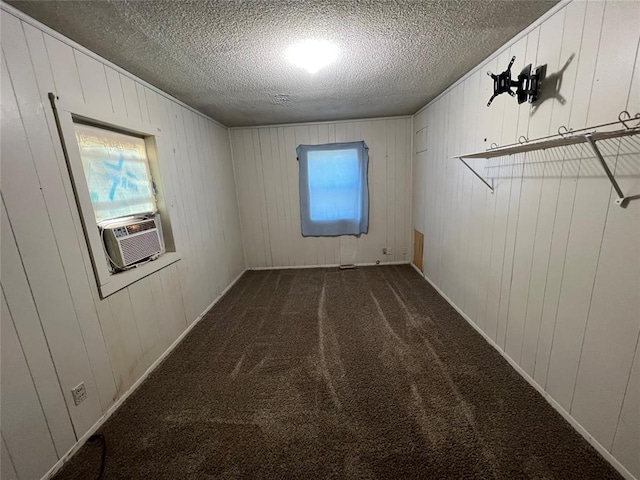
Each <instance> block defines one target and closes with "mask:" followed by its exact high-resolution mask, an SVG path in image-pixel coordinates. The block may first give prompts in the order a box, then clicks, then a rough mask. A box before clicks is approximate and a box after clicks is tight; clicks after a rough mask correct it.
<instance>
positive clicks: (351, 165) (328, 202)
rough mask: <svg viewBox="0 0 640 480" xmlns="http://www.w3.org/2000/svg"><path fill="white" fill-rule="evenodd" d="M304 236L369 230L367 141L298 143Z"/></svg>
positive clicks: (324, 235)
mask: <svg viewBox="0 0 640 480" xmlns="http://www.w3.org/2000/svg"><path fill="white" fill-rule="evenodd" d="M296 152H297V154H298V162H299V164H300V165H299V170H300V217H301V218H300V220H301V224H302V236H303V237H335V236H338V235H356V236H359V235H360V234H362V233H367V232H368V231H369V185H368V169H369V149H368V148H367V145H366V144H365V143H364V142H349V143H327V144H325V145H299V146H298V148H297V150H296Z"/></svg>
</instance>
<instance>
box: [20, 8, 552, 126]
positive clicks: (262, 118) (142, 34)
mask: <svg viewBox="0 0 640 480" xmlns="http://www.w3.org/2000/svg"><path fill="white" fill-rule="evenodd" d="M8 3H10V4H11V5H13V6H15V7H16V8H18V9H20V10H22V11H24V12H25V13H27V14H28V15H30V16H32V17H34V18H35V19H37V20H39V21H41V22H42V23H44V24H46V25H48V26H49V27H51V28H53V29H55V30H57V31H59V32H60V33H62V34H63V35H66V36H67V37H69V38H71V39H73V40H75V41H76V42H78V43H80V44H81V45H83V46H85V47H87V48H88V49H90V50H92V51H94V52H96V53H98V54H99V55H101V56H103V57H105V58H106V59H108V60H110V61H111V62H113V63H115V64H116V65H119V66H120V67H122V68H124V69H126V70H128V71H129V72H131V73H133V74H135V75H137V76H138V77H140V78H142V79H144V80H146V81H147V82H149V83H151V84H152V85H155V86H157V87H158V88H160V89H162V90H164V91H165V92H167V93H169V94H171V95H173V96H175V97H176V98H178V99H180V100H182V101H183V102H185V103H187V104H188V105H191V106H193V107H194V108H196V109H198V110H200V111H201V112H203V113H205V114H207V115H209V116H210V117H212V118H214V119H216V120H218V121H220V122H221V123H223V124H225V125H227V126H230V127H231V126H248V125H268V124H276V123H295V122H308V121H309V122H310V121H323V120H340V119H347V118H349V119H353V118H370V117H380V116H393V115H406V114H413V113H415V112H416V111H417V110H418V109H419V108H421V107H422V106H424V105H425V104H426V103H427V102H429V101H430V100H431V99H433V98H435V97H436V96H437V95H438V94H439V93H441V92H442V91H443V90H445V89H446V88H447V87H448V86H449V85H451V84H452V83H453V82H455V81H456V80H457V79H458V78H460V77H461V76H463V75H464V74H465V73H466V72H468V71H469V70H470V69H472V68H473V67H474V66H476V65H477V64H478V63H479V62H480V61H482V60H484V59H485V58H486V57H488V56H489V54H491V53H492V52H493V51H495V50H496V49H497V48H499V47H500V46H502V45H503V44H504V43H505V42H506V41H508V40H509V39H510V38H512V37H513V36H514V35H516V34H517V33H518V32H520V31H521V30H523V29H524V28H525V27H527V26H528V25H529V24H531V23H532V22H533V21H534V20H535V19H537V18H538V17H539V16H540V15H542V14H543V13H544V12H545V11H547V10H548V9H549V8H551V7H552V6H553V5H554V4H555V3H556V0H535V1H534V0H527V1H517V0H484V1H479V0H470V1H469V0H447V1H419V0H413V1H407V0H378V1H372V0H364V1H349V0H322V1H318V0H316V1H309V0H280V1H274V0H262V1H260V0H249V1H221V0H218V1H131V0H129V1H114V0H106V1H99V2H94V1H60V0H53V1H15V0H9V1H8ZM307 38H324V39H328V40H331V41H333V42H335V43H336V44H337V45H338V46H339V48H340V50H341V55H340V57H339V59H338V61H337V62H336V63H334V64H333V65H331V66H329V67H326V68H325V69H323V70H321V71H320V72H318V73H316V74H315V75H310V74H309V73H308V72H306V71H304V70H301V69H299V68H297V67H294V66H292V65H290V64H289V63H288V62H287V61H286V59H285V58H284V51H285V50H286V48H287V47H288V46H289V45H291V44H293V43H296V42H298V41H301V40H303V39H307ZM521 60H522V62H521V63H524V62H525V61H526V62H535V59H534V58H531V59H521ZM505 67H506V65H505Z"/></svg>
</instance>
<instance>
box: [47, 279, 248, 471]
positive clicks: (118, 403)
mask: <svg viewBox="0 0 640 480" xmlns="http://www.w3.org/2000/svg"><path fill="white" fill-rule="evenodd" d="M246 271H247V270H246V269H245V270H243V271H242V272H240V274H239V275H238V276H237V277H236V278H235V280H233V282H231V283H230V284H229V285H228V286H227V288H225V289H224V290H223V291H222V293H220V295H218V296H217V297H216V299H215V300H214V301H213V302H211V305H209V306H208V307H207V308H206V309H205V310H204V312H202V313H201V314H200V315H198V317H197V318H196V319H195V320H194V321H193V322H192V323H191V324H190V325H189V326H188V327H187V328H186V329H185V330H184V332H182V333H181V334H180V336H179V337H178V338H176V339H175V340H174V342H173V343H172V344H171V345H169V348H167V349H166V350H165V351H164V353H163V354H162V355H160V357H158V359H157V360H156V361H155V362H153V364H152V365H151V366H150V367H149V368H147V370H146V371H145V372H144V373H143V374H142V376H141V377H140V378H139V379H138V380H136V381H135V383H134V384H133V385H131V387H129V389H128V390H127V391H126V392H124V393H123V394H122V396H121V397H120V398H119V399H118V400H116V402H115V403H114V404H113V405H111V406H110V407H109V408H108V409H107V410H106V412H104V414H103V415H102V416H101V417H100V418H99V419H98V421H97V422H96V423H94V424H93V426H92V427H91V428H90V429H89V430H87V432H86V433H85V434H84V435H82V437H80V438H79V439H78V441H77V442H76V443H75V444H74V445H73V446H72V447H71V448H70V449H69V451H68V452H67V453H65V454H64V455H63V456H62V457H60V460H58V461H57V462H56V464H55V465H54V466H53V467H51V469H50V470H49V471H48V472H47V473H45V475H44V476H43V477H42V479H41V480H49V479H50V478H52V477H53V476H54V475H55V474H56V473H58V471H59V470H60V469H61V468H62V466H63V465H64V464H65V463H67V462H68V461H69V459H70V458H71V457H72V456H73V455H74V454H75V453H76V452H77V451H78V450H79V449H80V447H82V446H83V445H84V444H85V443H86V441H87V440H88V439H89V437H91V435H93V434H94V433H96V431H97V430H98V429H99V428H100V427H101V426H102V425H103V424H104V422H105V421H106V420H107V419H108V418H109V417H110V416H111V415H113V414H114V413H115V411H116V410H118V408H120V406H121V405H122V404H123V403H124V402H125V400H127V398H129V396H130V395H131V394H132V393H133V392H135V391H136V389H137V388H138V387H139V386H140V385H141V384H142V382H144V381H145V380H146V379H147V377H148V376H149V374H151V372H153V371H154V370H155V369H156V368H158V366H160V364H161V363H162V362H163V361H164V359H165V358H166V357H167V356H168V355H169V354H170V353H171V352H172V351H173V350H174V349H175V348H176V347H177V346H178V344H180V342H182V340H183V339H184V337H186V336H187V334H188V333H189V332H190V331H191V330H192V329H193V328H194V327H195V326H196V325H197V324H198V323H199V322H200V320H202V319H203V318H204V316H205V315H206V314H207V313H208V312H209V310H211V309H212V308H213V306H214V305H215V304H216V303H218V302H219V301H220V299H221V298H222V297H223V296H224V294H225V293H227V292H228V291H229V290H230V289H231V287H233V286H234V285H235V284H236V282H237V281H238V280H240V277H242V275H243V274H244V272H246Z"/></svg>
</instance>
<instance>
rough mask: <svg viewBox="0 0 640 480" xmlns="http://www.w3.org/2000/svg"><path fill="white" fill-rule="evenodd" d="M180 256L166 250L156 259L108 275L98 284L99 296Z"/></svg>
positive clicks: (164, 265) (146, 274)
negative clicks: (106, 278) (102, 282)
mask: <svg viewBox="0 0 640 480" xmlns="http://www.w3.org/2000/svg"><path fill="white" fill-rule="evenodd" d="M180 258H181V257H180V254H179V253H177V252H167V253H165V254H164V255H162V256H160V258H158V259H157V260H153V261H152V262H149V263H145V264H144V265H141V266H139V267H137V268H133V269H131V270H125V271H124V272H119V273H116V274H113V275H110V276H109V280H108V281H107V282H106V283H104V284H102V285H100V298H103V299H104V298H107V297H108V296H109V295H112V294H114V293H116V292H117V291H119V290H122V289H123V288H126V287H128V286H129V285H131V284H132V283H135V282H137V281H138V280H140V279H141V278H144V277H147V276H149V275H151V274H152V273H154V272H157V271H158V270H161V269H163V268H165V267H168V266H169V265H171V264H172V263H175V262H177V261H178V260H180Z"/></svg>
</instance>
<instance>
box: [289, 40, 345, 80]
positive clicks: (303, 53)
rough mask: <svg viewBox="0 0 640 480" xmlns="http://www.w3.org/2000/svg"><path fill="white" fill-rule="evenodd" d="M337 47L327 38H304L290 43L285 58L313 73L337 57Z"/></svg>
mask: <svg viewBox="0 0 640 480" xmlns="http://www.w3.org/2000/svg"><path fill="white" fill-rule="evenodd" d="M338 52H339V51H338V47H337V46H336V45H334V44H333V43H331V42H329V41H327V40H304V41H302V42H300V43H296V44H295V45H291V46H290V47H289V48H288V49H287V51H286V57H287V60H289V61H290V62H291V63H293V64H294V65H296V66H297V67H301V68H304V69H305V70H306V71H307V72H309V73H311V74H313V73H316V72H317V71H318V70H320V69H321V68H323V67H326V66H327V65H329V64H330V63H333V62H334V61H335V60H336V58H338Z"/></svg>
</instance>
